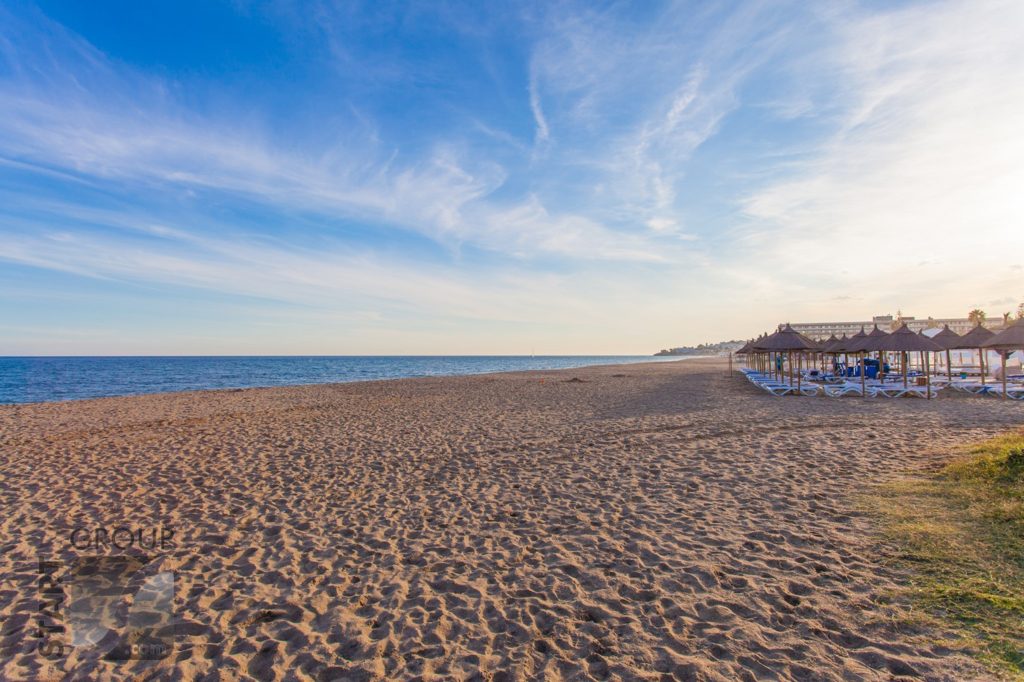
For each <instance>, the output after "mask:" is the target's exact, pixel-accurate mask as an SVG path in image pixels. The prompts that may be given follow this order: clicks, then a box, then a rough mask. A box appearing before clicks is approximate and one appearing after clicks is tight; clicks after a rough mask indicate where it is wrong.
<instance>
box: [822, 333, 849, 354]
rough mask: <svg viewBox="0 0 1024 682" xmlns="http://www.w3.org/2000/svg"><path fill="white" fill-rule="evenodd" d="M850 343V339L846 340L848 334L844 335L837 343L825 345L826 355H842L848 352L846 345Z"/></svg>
mask: <svg viewBox="0 0 1024 682" xmlns="http://www.w3.org/2000/svg"><path fill="white" fill-rule="evenodd" d="M849 342H850V339H848V338H846V334H843V335H842V336H840V337H839V338H838V339H836V340H835V341H832V342H830V343H827V344H826V345H825V349H824V350H825V352H826V353H842V352H844V351H845V350H846V345H847V344H848V343H849Z"/></svg>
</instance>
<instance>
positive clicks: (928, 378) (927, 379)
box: [924, 355, 932, 400]
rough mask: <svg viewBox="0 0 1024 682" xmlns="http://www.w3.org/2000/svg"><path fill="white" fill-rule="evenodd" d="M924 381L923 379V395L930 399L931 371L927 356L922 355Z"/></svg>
mask: <svg viewBox="0 0 1024 682" xmlns="http://www.w3.org/2000/svg"><path fill="white" fill-rule="evenodd" d="M924 381H925V391H926V393H925V397H926V398H927V399H928V400H931V399H932V373H931V368H930V367H929V366H928V356H927V355H924Z"/></svg>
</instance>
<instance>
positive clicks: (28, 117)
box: [0, 0, 1024, 352]
mask: <svg viewBox="0 0 1024 682" xmlns="http://www.w3.org/2000/svg"><path fill="white" fill-rule="evenodd" d="M261 12H262V13H265V14H262V15H260V18H261V20H264V21H268V22H272V23H273V24H274V26H275V27H276V28H277V30H280V31H281V32H282V33H283V37H282V41H281V42H282V44H283V45H285V46H286V52H287V53H286V54H285V53H282V54H280V55H277V59H278V60H279V62H280V63H281V64H283V65H281V66H280V67H279V68H280V72H275V71H273V70H271V71H258V72H256V73H253V74H245V75H244V77H240V76H238V74H236V73H235V72H233V71H229V72H227V73H212V72H211V73H208V74H197V73H195V72H193V71H189V70H175V69H173V68H169V67H168V68H162V69H161V68H151V67H150V66H147V65H146V64H144V63H143V64H138V63H133V61H132V60H131V59H128V58H125V57H124V56H123V55H118V54H116V50H115V49H114V48H109V50H108V48H105V47H104V45H102V44H93V43H90V42H89V40H87V38H86V37H83V36H81V35H79V34H77V33H76V32H75V30H74V29H73V27H65V26H61V25H60V24H59V23H57V22H56V21H54V20H51V19H48V18H46V17H45V16H43V14H42V13H41V12H40V11H39V10H35V9H30V8H29V9H24V8H22V9H15V8H7V9H0V102H2V107H3V116H2V117H0V179H2V180H3V188H2V189H0V237H2V238H3V246H2V247H0V262H3V263H6V264H7V267H19V268H33V269H35V270H37V271H39V272H44V273H45V272H51V273H58V274H62V275H66V276H73V277H79V278H82V279H83V280H84V279H90V280H94V281H96V282H100V283H101V284H98V285H97V286H100V285H102V286H107V285H108V284H109V286H113V287H116V286H119V285H122V284H123V285H125V286H127V285H136V284H137V285H140V286H147V287H153V289H154V290H156V291H160V292H176V291H182V292H185V291H188V292H192V291H206V292H211V294H217V295H221V294H223V295H226V296H231V297H235V298H236V299H238V300H241V299H242V298H246V297H248V299H251V300H252V301H254V302H252V303H251V306H252V307H251V308H250V307H246V308H245V310H246V311H247V312H246V315H250V314H251V315H252V316H253V317H254V318H255V317H260V315H259V314H257V313H255V312H252V311H254V310H262V311H263V312H264V313H267V315H269V314H270V313H269V311H270V310H271V307H273V310H275V311H276V313H277V314H279V315H282V316H283V315H284V313H283V312H281V306H284V307H285V308H286V309H287V310H289V311H291V314H294V316H295V317H294V318H293V319H295V320H299V319H302V320H306V321H305V322H303V323H302V324H307V325H315V324H321V323H322V321H323V320H324V319H331V315H335V316H336V317H337V319H344V320H348V321H350V322H351V324H352V325H353V326H354V328H358V329H361V330H363V329H368V328H369V327H370V326H373V325H378V326H377V327H374V329H376V330H377V331H375V332H373V333H374V334H376V336H374V335H373V334H370V332H367V334H369V336H366V337H365V338H367V339H369V338H373V339H374V340H375V342H376V343H379V342H380V340H381V339H382V338H383V336H382V335H383V334H384V331H383V330H385V329H386V330H388V332H389V333H395V334H399V335H400V334H401V331H402V330H405V331H407V332H408V333H409V338H410V339H420V340H423V339H430V341H429V343H432V344H439V345H433V346H430V348H429V349H426V350H430V351H437V352H445V351H446V349H445V348H444V347H443V340H444V339H443V332H441V331H436V332H429V333H428V332H425V331H424V325H425V324H426V323H424V322H422V320H423V316H428V317H429V318H430V320H431V321H432V322H433V323H434V324H435V325H436V328H437V329H443V330H446V331H447V332H448V333H449V334H450V335H452V336H459V337H460V338H466V339H474V340H475V341H478V342H481V343H484V345H483V346H481V348H480V349H479V350H480V352H485V351H487V350H488V349H493V348H494V347H495V346H494V345H491V346H487V345H486V339H487V338H488V335H489V334H490V335H491V337H490V338H492V339H497V338H499V337H500V339H501V340H502V342H504V341H505V340H510V339H513V338H514V337H515V335H516V334H517V333H520V332H510V328H512V327H514V328H515V329H519V330H521V333H522V334H523V338H526V337H527V336H529V337H530V338H531V339H534V340H535V339H537V338H541V339H548V340H552V339H561V340H562V343H563V345H560V346H558V348H557V350H559V351H571V350H572V349H573V347H574V346H572V344H573V343H577V342H579V343H584V342H587V341H588V340H589V342H590V345H586V346H585V347H584V346H579V345H577V346H575V348H576V349H577V350H579V351H587V350H591V351H606V350H619V351H624V350H644V349H646V348H647V347H648V346H652V347H659V346H662V345H674V344H676V343H685V342H687V341H698V340H710V339H711V338H714V337H730V336H731V337H736V336H740V335H743V334H747V333H750V332H751V331H752V329H751V328H752V327H753V328H767V327H770V326H772V325H773V324H774V323H775V322H778V321H779V319H781V318H791V319H796V318H813V317H828V316H836V315H837V314H840V313H841V316H843V317H849V316H857V315H866V314H870V313H872V312H882V311H884V310H888V309H889V308H896V307H902V308H903V309H904V310H905V311H908V310H910V309H911V308H913V312H919V313H920V314H956V313H957V312H958V311H959V310H960V309H961V308H964V307H965V306H966V305H967V303H968V302H972V301H985V300H989V301H991V300H1005V299H1007V297H1013V296H1016V295H1018V294H1020V293H1021V292H1019V291H1017V289H1019V286H1020V285H1019V268H1020V263H1019V260H1020V259H1011V261H1013V262H1006V261H1005V258H1004V256H1003V254H1005V253H1018V252H1020V251H1021V247H1022V246H1024V236H1022V235H1024V231H1021V230H1018V229H1016V227H1015V226H1016V222H1017V221H1018V220H1019V215H1020V214H1021V209H1024V205H1022V203H1021V199H1020V198H1019V196H1020V192H1019V187H1020V186H1021V185H1022V183H1024V161H1022V159H1024V138H1022V137H1021V136H1020V135H1019V134H1018V130H1017V129H1018V128H1019V118H1020V116H1019V112H1020V111H1021V110H1022V109H1024V82H1022V81H1021V79H1020V78H1019V74H1020V73H1022V72H1024V56H1022V54H1024V53H1022V52H1021V51H1020V50H1019V49H1017V45H1016V44H1017V42H1018V38H1019V33H1020V27H1021V26H1024V10H1022V8H1021V5H1020V4H1019V3H1015V2H1009V1H1002V0H986V1H985V2H982V3H977V2H970V3H968V2H966V1H965V0H958V1H953V0H945V1H937V2H929V3H913V4H909V5H900V6H898V7H889V6H876V7H870V8H869V7H865V6H863V5H860V4H854V3H840V4H830V5H827V6H825V5H806V4H799V3H789V2H779V3H753V4H743V5H739V6H726V5H721V4H718V5H714V4H708V3H692V2H682V1H680V2H669V1H666V2H656V3H652V4H645V5H643V6H636V5H628V4H627V5H619V4H614V3H612V4H607V5H603V4H602V5H595V4H592V3H559V4H537V5H529V6H522V5H518V4H509V5H506V6H495V7H493V8H490V9H489V10H488V11H487V12H481V11H478V10H477V9H476V8H474V7H472V6H461V5H458V6H457V5H445V4H441V5H431V4H425V5H422V6H419V5H417V6H415V7H413V8H410V9H408V10H407V11H406V10H403V11H399V10H396V9H392V8H383V7H380V6H377V5H373V4H366V5H364V6H357V5H346V6H343V7H336V6H332V5H329V4H324V5H319V4H317V5H313V6H312V8H311V9H308V11H307V10H306V9H305V8H304V9H303V11H296V9H295V8H294V7H291V6H289V5H287V4H283V5H274V6H270V7H256V6H253V7H249V8H247V10H246V13H247V14H253V13H255V14H259V13H261ZM126 30H129V29H128V28H126ZM229 33H230V32H228V33H226V36H227V37H225V40H230V39H231V37H230V35H229ZM101 42H102V41H101ZM115 47H116V46H115ZM288 50H290V52H289V51H288ZM111 52H112V53H111ZM289 60H294V62H295V63H292V61H289ZM238 68H240V69H242V70H244V68H245V67H244V65H241V66H239V67H238ZM261 68H262V67H261ZM254 82H255V83H258V84H259V87H253V85H252V83H254ZM1014 268H1017V269H1016V270H1015V269H1014ZM55 277H56V275H55ZM40 281H45V278H43V279H41V280H40ZM55 281H56V280H55ZM52 286H53V287H56V286H57V285H56V284H54V285H52ZM40 291H41V290H40ZM183 295H184V294H183ZM5 300H6V301H7V306H8V308H9V309H14V308H16V307H17V301H15V300H13V299H12V298H8V299H3V298H2V297H0V306H3V305H5V303H4V301H5ZM258 301H264V302H266V306H264V307H262V308H261V307H260V304H259V303H258ZM101 304H102V303H101V302H97V305H101ZM225 305H227V304H225ZM232 305H241V304H239V303H237V301H236V303H233V304H232ZM246 305H250V304H249V303H247V304H246ZM268 306H269V307H268ZM836 306H842V309H841V311H837V310H836ZM238 309H239V310H241V309H242V308H238ZM281 319H283V317H282V318H281ZM694 320H699V323H698V324H694V323H693V321H694ZM297 324H298V322H297ZM495 325H497V326H499V327H500V328H501V331H500V333H496V332H495V331H494V330H495V329H496V328H497V327H495ZM503 325H508V326H503ZM13 326H16V327H18V328H24V329H30V328H31V329H38V328H39V327H38V325H36V324H35V323H34V322H32V323H29V322H24V323H22V324H20V326H19V325H13ZM327 326H330V325H327ZM697 327H699V328H700V330H698V329H696V328H697ZM331 328H332V329H334V330H335V332H337V328H335V327H331ZM453 330H456V331H453ZM612 330H614V331H612ZM706 330H714V332H713V333H712V334H711V335H710V336H708V335H707V334H706ZM33 338H35V337H33ZM652 339H657V341H656V342H653V341H651V340H652ZM362 343H367V344H368V343H369V342H368V341H367V342H362ZM494 343H495V344H497V341H495V342H494ZM530 345H533V343H531V344H530ZM360 348H363V349H364V350H365V348H366V347H365V346H361V347H360ZM2 350H3V349H2V348H0V352H2ZM393 350H395V349H393ZM409 350H411V349H409ZM552 350H554V349H553V348H552Z"/></svg>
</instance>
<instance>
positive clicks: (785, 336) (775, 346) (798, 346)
mask: <svg viewBox="0 0 1024 682" xmlns="http://www.w3.org/2000/svg"><path fill="white" fill-rule="evenodd" d="M758 348H762V349H764V350H776V351H778V350H817V349H818V344H816V343H815V342H814V341H811V340H810V339H809V338H807V337H806V336H804V335H803V334H801V333H800V332H798V331H796V330H795V329H793V328H792V327H790V326H789V325H788V324H787V325H786V326H785V327H784V328H782V329H781V330H779V331H777V332H775V333H774V334H772V335H771V336H769V337H768V338H766V339H765V340H764V341H762V342H761V343H760V344H759V345H758Z"/></svg>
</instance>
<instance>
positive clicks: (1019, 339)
mask: <svg viewBox="0 0 1024 682" xmlns="http://www.w3.org/2000/svg"><path fill="white" fill-rule="evenodd" d="M981 349H982V355H984V354H985V352H986V351H989V350H996V351H999V355H1000V357H1001V358H1002V360H1003V371H1002V380H1003V381H1002V383H1003V390H1002V391H1000V394H1001V395H1002V396H1003V397H1004V398H1009V397H1010V393H1009V391H1008V390H1007V381H1006V356H1007V355H1009V354H1010V353H1012V352H1013V351H1015V350H1021V349H1024V319H1021V320H1017V321H1016V322H1014V323H1013V324H1011V325H1010V326H1008V327H1007V328H1006V329H1004V330H1003V331H1001V332H999V333H998V334H995V335H993V336H992V338H990V339H988V340H987V341H984V342H982V344H981ZM982 377H984V374H983V375H982ZM982 380H983V381H984V379H982Z"/></svg>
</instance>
